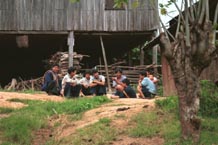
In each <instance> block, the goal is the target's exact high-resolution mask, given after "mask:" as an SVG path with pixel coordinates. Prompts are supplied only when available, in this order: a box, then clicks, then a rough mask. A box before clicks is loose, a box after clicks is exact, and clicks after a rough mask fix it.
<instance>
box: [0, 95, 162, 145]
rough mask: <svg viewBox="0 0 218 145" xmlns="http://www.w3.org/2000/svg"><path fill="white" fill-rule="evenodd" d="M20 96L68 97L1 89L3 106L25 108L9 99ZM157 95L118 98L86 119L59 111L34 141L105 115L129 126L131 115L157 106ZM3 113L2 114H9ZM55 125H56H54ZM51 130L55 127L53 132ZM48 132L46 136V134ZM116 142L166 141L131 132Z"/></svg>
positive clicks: (155, 144) (154, 144)
mask: <svg viewBox="0 0 218 145" xmlns="http://www.w3.org/2000/svg"><path fill="white" fill-rule="evenodd" d="M13 98H18V99H29V100H41V101H63V100H64V98H61V97H57V96H48V95H47V94H23V93H11V92H0V107H8V108H15V109H16V108H22V107H25V106H26V105H25V104H23V103H20V102H10V101H8V100H10V99H13ZM154 102H155V99H151V100H145V99H118V100H113V101H112V102H111V103H108V104H105V105H102V106H100V107H99V108H96V109H92V110H89V111H87V112H85V113H84V114H83V116H82V119H81V120H79V121H70V120H69V119H68V116H67V115H56V116H52V117H51V118H50V119H49V120H50V121H49V126H50V127H51V129H46V131H45V130H39V131H37V133H36V134H38V135H36V136H37V137H38V138H35V140H36V142H35V143H34V145H35V144H36V145H38V143H39V140H44V141H45V142H46V140H47V139H48V138H49V136H50V135H51V134H52V136H53V137H54V138H55V139H56V140H61V139H64V138H66V137H68V136H70V135H72V134H74V133H76V131H77V129H80V128H83V127H86V126H88V125H91V124H94V123H96V122H98V121H99V120H100V119H101V118H105V117H106V118H111V119H112V127H115V128H118V129H120V130H122V129H123V128H125V127H126V126H128V122H129V121H130V119H131V117H132V116H133V115H135V114H137V113H139V112H141V111H143V110H144V111H149V110H150V109H153V108H154V107H155V103H154ZM4 115H5V114H2V116H0V118H2V117H6V116H4ZM115 116H125V118H122V117H121V118H119V117H117V118H116V117H115ZM56 123H58V124H61V125H60V126H59V127H57V128H56V129H54V128H53V127H54V126H55V124H56ZM52 128H53V129H52ZM51 130H53V131H52V132H51ZM44 136H47V137H46V139H42V137H44ZM111 144H113V145H162V144H164V140H163V139H162V138H159V137H154V138H131V137H128V136H123V135H121V136H118V137H117V139H116V141H113V142H111Z"/></svg>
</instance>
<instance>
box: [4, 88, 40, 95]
mask: <svg viewBox="0 0 218 145" xmlns="http://www.w3.org/2000/svg"><path fill="white" fill-rule="evenodd" d="M0 92H16V93H25V94H43V93H44V92H42V91H38V90H32V89H27V90H22V91H17V90H6V89H2V88H0Z"/></svg>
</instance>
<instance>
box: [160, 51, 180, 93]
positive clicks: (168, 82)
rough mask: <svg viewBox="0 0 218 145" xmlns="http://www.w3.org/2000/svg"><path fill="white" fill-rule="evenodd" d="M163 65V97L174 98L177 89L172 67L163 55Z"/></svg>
mask: <svg viewBox="0 0 218 145" xmlns="http://www.w3.org/2000/svg"><path fill="white" fill-rule="evenodd" d="M161 63H162V67H161V70H162V80H163V95H164V96H174V95H177V89H176V86H175V82H174V79H173V75H172V72H171V69H170V66H169V64H168V62H167V60H166V58H165V57H164V56H162V55H161Z"/></svg>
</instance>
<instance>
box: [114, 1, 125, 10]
mask: <svg viewBox="0 0 218 145" xmlns="http://www.w3.org/2000/svg"><path fill="white" fill-rule="evenodd" d="M114 3H115V5H114V8H121V7H122V6H123V5H125V4H127V3H128V0H114Z"/></svg>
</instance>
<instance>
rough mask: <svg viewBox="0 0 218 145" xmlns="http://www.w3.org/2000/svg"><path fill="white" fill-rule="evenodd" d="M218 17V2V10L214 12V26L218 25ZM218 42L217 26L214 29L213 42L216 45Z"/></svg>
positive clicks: (217, 7) (217, 8)
mask: <svg viewBox="0 0 218 145" xmlns="http://www.w3.org/2000/svg"><path fill="white" fill-rule="evenodd" d="M217 17H218V3H217V5H216V10H215V14H214V19H213V26H215V25H217ZM215 43H216V28H215V29H214V30H213V40H212V44H213V45H214V46H215Z"/></svg>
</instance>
